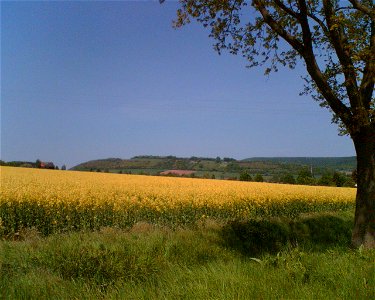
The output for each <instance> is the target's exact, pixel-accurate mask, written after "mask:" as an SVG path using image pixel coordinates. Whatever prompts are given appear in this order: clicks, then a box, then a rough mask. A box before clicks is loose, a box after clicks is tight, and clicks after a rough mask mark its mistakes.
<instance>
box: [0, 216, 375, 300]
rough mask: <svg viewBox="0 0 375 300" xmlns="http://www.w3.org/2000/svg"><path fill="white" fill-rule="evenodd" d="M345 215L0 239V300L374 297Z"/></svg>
mask: <svg viewBox="0 0 375 300" xmlns="http://www.w3.org/2000/svg"><path fill="white" fill-rule="evenodd" d="M351 227H352V212H341V213H335V214H332V213H331V214H315V215H308V216H304V217H301V218H299V219H295V220H289V219H257V220H250V221H242V222H241V221H238V222H230V223H218V222H215V221H210V220H207V221H206V222H205V223H200V224H197V225H196V226H195V227H190V228H189V229H186V228H185V229H184V228H179V229H174V230H171V229H169V228H166V227H161V226H154V225H150V224H148V223H138V224H136V225H135V226H134V227H133V228H131V229H129V230H124V229H116V228H109V227H107V228H102V229H101V230H100V231H97V232H75V233H68V234H54V235H50V236H48V237H43V235H41V234H39V233H38V232H37V231H36V230H32V229H28V230H24V231H22V232H20V234H19V236H15V237H14V238H15V239H16V238H17V240H12V241H10V240H8V241H5V240H4V241H1V242H0V299H280V298H283V299H374V298H375V290H374V286H375V276H374V274H375V269H374V260H375V251H374V250H363V249H359V250H358V249H357V250H354V249H351V248H350V246H349V245H350V230H351Z"/></svg>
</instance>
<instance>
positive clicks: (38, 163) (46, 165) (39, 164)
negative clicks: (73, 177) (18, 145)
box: [0, 159, 66, 170]
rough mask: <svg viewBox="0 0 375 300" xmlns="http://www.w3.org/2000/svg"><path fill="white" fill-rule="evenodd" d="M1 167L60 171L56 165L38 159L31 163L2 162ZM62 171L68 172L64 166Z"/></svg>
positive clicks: (0, 162) (0, 161)
mask: <svg viewBox="0 0 375 300" xmlns="http://www.w3.org/2000/svg"><path fill="white" fill-rule="evenodd" d="M0 166H8V167H18V168H37V169H50V170H59V167H58V166H57V165H55V164H54V163H53V162H44V161H41V160H40V159H37V160H36V161H35V162H30V161H10V162H5V161H3V160H0ZM61 170H66V166H65V165H62V166H61Z"/></svg>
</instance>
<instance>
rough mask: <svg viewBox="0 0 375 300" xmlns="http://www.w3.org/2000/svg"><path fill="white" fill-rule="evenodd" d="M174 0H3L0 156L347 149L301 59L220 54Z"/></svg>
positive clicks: (64, 158) (58, 159) (70, 158)
mask: <svg viewBox="0 0 375 300" xmlns="http://www.w3.org/2000/svg"><path fill="white" fill-rule="evenodd" d="M176 8H177V4H176V3H174V2H172V3H171V2H169V3H166V4H164V5H159V4H158V2H155V1H142V2H140V1H139V2H137V1H132V2H130V1H129V2H127V1H119V2H81V1H80V2H65V1H63V2H3V1H2V2H1V30H2V32H1V85H2V86H1V159H2V160H6V161H10V160H29V161H35V160H36V159H37V158H39V159H41V160H44V161H53V162H55V163H56V164H58V165H60V166H61V165H62V164H66V165H67V166H68V167H72V166H74V165H75V164H77V163H80V162H83V161H88V160H91V159H98V158H107V157H120V158H130V157H132V156H134V155H142V154H152V155H177V156H186V157H189V156H193V155H194V156H210V157H216V156H221V157H225V156H227V157H234V158H237V159H242V158H247V157H253V156H351V155H354V148H353V146H352V142H351V140H350V139H349V138H348V137H340V136H338V135H337V126H336V125H334V124H331V115H330V113H329V112H328V111H327V110H325V109H323V108H320V107H319V105H318V104H317V103H316V102H314V101H313V100H312V99H311V98H309V97H301V96H298V93H299V92H300V91H301V90H302V88H303V83H302V79H301V78H300V77H301V75H303V74H304V70H303V67H302V66H301V67H299V68H297V70H294V71H291V70H289V69H281V70H280V72H279V73H276V74H272V75H271V76H269V77H266V76H264V75H263V72H264V70H263V69H262V68H253V69H247V68H245V66H246V61H245V60H243V59H242V58H241V57H240V56H232V55H229V54H224V55H221V56H219V55H218V54H217V53H216V52H214V50H213V48H212V44H213V41H212V40H210V39H209V38H208V31H207V30H206V29H204V28H203V27H201V26H200V25H199V24H190V25H189V26H187V27H184V28H182V29H179V30H175V29H173V28H172V26H171V24H172V20H173V19H174V16H175V11H176Z"/></svg>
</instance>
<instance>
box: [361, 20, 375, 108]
mask: <svg viewBox="0 0 375 300" xmlns="http://www.w3.org/2000/svg"><path fill="white" fill-rule="evenodd" d="M369 48H370V49H369V55H368V57H367V59H366V65H365V68H364V71H363V78H362V82H361V86H360V88H359V91H360V95H361V98H362V102H363V104H364V105H365V108H366V109H367V110H368V109H370V103H371V98H372V94H373V91H374V85H375V60H374V57H373V54H374V53H375V22H374V21H373V22H371V37H370V47H369Z"/></svg>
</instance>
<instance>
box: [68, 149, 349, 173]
mask: <svg viewBox="0 0 375 300" xmlns="http://www.w3.org/2000/svg"><path fill="white" fill-rule="evenodd" d="M306 167H308V168H309V169H311V168H313V171H314V174H315V175H318V176H319V175H321V174H323V173H326V172H333V171H340V172H351V171H353V170H354V169H355V167H356V159H355V157H253V158H247V159H243V160H236V159H233V158H220V157H217V158H209V157H196V156H192V157H190V158H186V157H185V158H184V157H176V156H151V155H144V156H135V157H133V158H131V159H121V158H107V159H98V160H91V161H88V162H84V163H81V164H79V165H77V166H75V167H73V168H72V170H77V171H102V172H115V173H133V174H151V175H155V174H159V173H160V172H162V171H165V170H192V171H195V172H196V175H197V176H200V177H204V176H206V177H210V178H211V177H212V175H214V176H215V177H216V178H224V177H225V178H228V177H229V178H230V177H238V176H239V174H240V173H241V172H243V171H247V172H249V173H250V174H254V175H255V174H262V175H263V176H266V177H272V176H273V175H279V174H284V173H291V174H293V175H296V174H298V172H299V171H300V170H301V169H302V168H306ZM218 176H219V177H218Z"/></svg>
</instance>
